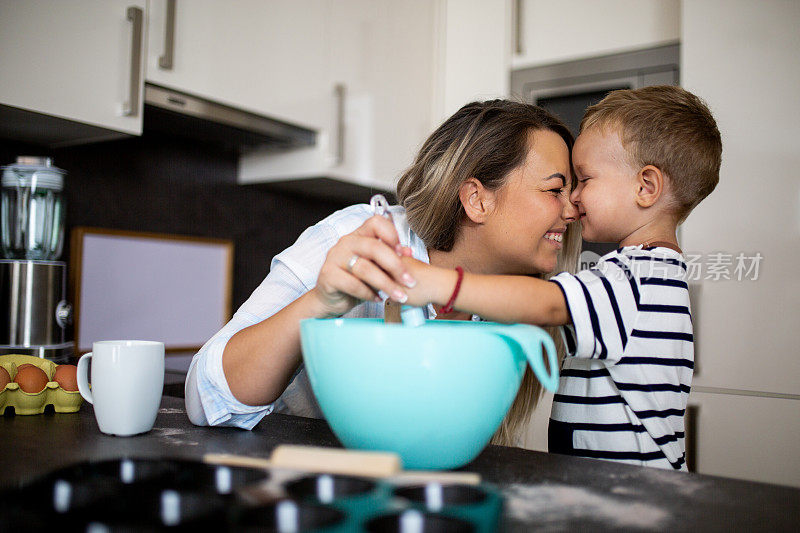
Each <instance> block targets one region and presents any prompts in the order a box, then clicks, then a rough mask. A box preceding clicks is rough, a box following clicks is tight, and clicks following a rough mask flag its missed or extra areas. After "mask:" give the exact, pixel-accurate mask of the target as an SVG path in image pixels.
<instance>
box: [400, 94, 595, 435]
mask: <svg viewBox="0 0 800 533" xmlns="http://www.w3.org/2000/svg"><path fill="white" fill-rule="evenodd" d="M542 130H547V131H552V132H555V133H557V134H558V135H559V136H560V137H561V138H562V139H564V142H565V143H566V145H567V147H568V148H569V150H570V151H571V150H572V144H573V137H572V134H571V133H570V131H569V129H568V128H567V127H566V126H565V125H564V123H563V122H561V120H559V119H558V118H556V117H555V116H553V115H552V114H550V113H549V112H547V111H546V110H544V109H542V108H541V107H537V106H535V105H532V104H526V103H523V102H515V101H511V100H490V101H486V102H472V103H469V104H467V105H465V106H464V107H462V108H461V109H459V110H458V111H457V112H456V113H455V114H454V115H453V116H451V117H450V118H448V119H447V120H446V121H445V122H444V123H443V124H442V125H441V126H439V128H437V129H436V131H434V132H433V133H432V134H431V136H430V137H428V139H427V140H426V141H425V143H424V144H423V145H422V148H421V149H420V151H419V154H418V155H417V158H416V159H415V160H414V163H413V164H412V165H411V166H410V167H409V168H408V169H407V170H406V171H405V172H404V173H403V175H402V176H401V177H400V180H399V181H398V183H397V199H398V201H399V203H400V205H402V206H403V207H404V208H405V210H406V216H407V218H408V223H409V226H410V227H411V229H412V230H414V232H415V233H416V234H417V235H418V236H419V237H420V238H421V239H422V240H423V242H424V243H425V245H426V246H428V247H429V248H433V249H435V250H440V251H444V252H448V251H450V250H452V249H453V246H454V244H455V242H456V237H457V236H458V232H459V228H460V226H461V223H462V221H463V220H464V217H465V216H466V213H465V211H464V207H463V206H462V205H461V201H460V199H459V188H460V187H461V184H462V183H463V182H464V181H466V180H467V179H469V178H472V177H474V178H476V179H478V180H479V181H480V182H481V183H482V184H483V186H484V187H485V188H487V189H489V190H498V189H499V188H501V187H502V186H503V185H504V184H505V183H506V179H507V177H508V174H509V173H510V172H511V171H512V170H514V169H515V168H517V167H519V166H520V165H521V164H522V163H523V162H524V161H525V158H526V157H527V154H528V149H529V146H530V135H531V134H533V135H536V132H537V131H542ZM563 243H564V248H563V250H562V253H561V254H560V256H559V259H558V265H557V271H564V270H568V271H571V272H574V271H575V267H576V265H577V259H578V254H579V253H580V244H581V243H580V229H579V228H577V227H576V225H575V224H570V225H569V227H568V229H567V232H566V233H565V235H564V241H563ZM549 276H550V274H536V277H540V278H544V279H546V278H548V277H549ZM546 329H547V331H548V333H550V335H551V336H552V337H553V340H554V341H555V342H556V346H557V347H558V351H559V361H560V360H561V359H562V358H563V354H564V350H563V346H562V342H561V335H560V333H559V332H558V331H557V329H556V328H546ZM540 396H541V386H540V384H539V382H538V380H537V379H536V378H535V377H534V375H533V373H532V372H531V370H530V368H528V369H527V370H526V371H525V376H524V377H523V380H522V384H521V385H520V389H519V392H518V393H517V397H516V398H515V399H514V403H513V404H512V406H511V408H510V409H509V411H508V413H507V414H506V417H505V419H504V420H503V423H502V424H501V426H500V429H498V430H497V433H496V434H495V435H494V437H493V438H492V443H493V444H502V445H515V444H517V443H518V441H519V437H520V436H521V434H522V431H523V430H524V429H525V427H526V426H527V423H528V421H529V420H530V417H531V413H532V411H533V408H534V407H535V406H536V402H537V401H538V399H539V397H540Z"/></svg>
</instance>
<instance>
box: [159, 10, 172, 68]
mask: <svg viewBox="0 0 800 533" xmlns="http://www.w3.org/2000/svg"><path fill="white" fill-rule="evenodd" d="M176 2H177V0H167V19H166V22H165V23H164V53H163V54H162V55H161V57H159V58H158V66H159V67H161V68H162V69H164V70H172V63H173V61H174V60H175V3H176Z"/></svg>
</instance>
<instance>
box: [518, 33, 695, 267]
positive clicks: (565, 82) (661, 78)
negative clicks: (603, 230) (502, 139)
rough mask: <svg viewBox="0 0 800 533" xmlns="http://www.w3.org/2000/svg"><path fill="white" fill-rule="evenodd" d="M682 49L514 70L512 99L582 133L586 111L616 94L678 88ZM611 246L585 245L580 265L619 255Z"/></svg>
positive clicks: (672, 47) (658, 49) (662, 48)
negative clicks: (534, 106)
mask: <svg viewBox="0 0 800 533" xmlns="http://www.w3.org/2000/svg"><path fill="white" fill-rule="evenodd" d="M679 63H680V45H679V44H668V45H664V46H659V47H655V48H649V49H646V50H636V51H632V52H624V53H620V54H613V55H607V56H601V57H595V58H590V59H581V60H576V61H568V62H564V63H555V64H549V65H543V66H538V67H530V68H524V69H519V70H515V71H513V72H512V73H511V94H512V95H513V96H514V97H516V98H522V99H523V100H525V101H527V102H531V103H534V104H538V105H540V106H542V107H544V108H546V109H548V110H550V111H552V112H553V113H555V114H556V115H558V116H559V117H561V119H562V120H563V121H564V122H565V123H566V124H567V126H569V128H570V130H571V131H572V133H573V135H577V134H578V128H579V126H580V122H581V118H582V117H583V113H584V112H585V111H586V108H587V107H589V106H590V105H593V104H596V103H597V102H599V101H600V100H601V99H602V98H603V97H604V96H605V95H606V94H608V93H609V92H610V91H613V90H615V89H638V88H640V87H647V86H649V85H678V83H679V81H680V78H679ZM614 248H615V245H614V244H609V243H587V242H584V243H583V250H584V252H587V251H590V252H593V254H583V255H582V256H581V263H582V264H583V266H584V267H585V266H587V263H588V264H591V263H592V262H593V261H592V260H591V259H592V258H593V257H596V256H594V254H595V253H596V254H598V255H603V254H605V253H608V252H609V251H611V250H614Z"/></svg>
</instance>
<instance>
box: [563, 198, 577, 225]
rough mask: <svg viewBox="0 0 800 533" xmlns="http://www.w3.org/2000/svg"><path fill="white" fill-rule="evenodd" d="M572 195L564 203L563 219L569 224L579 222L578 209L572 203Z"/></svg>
mask: <svg viewBox="0 0 800 533" xmlns="http://www.w3.org/2000/svg"><path fill="white" fill-rule="evenodd" d="M571 196H572V195H570V197H568V198H567V199H566V201H565V202H564V209H563V210H562V211H561V217H562V218H563V219H564V220H566V221H567V222H575V221H576V220H578V207H577V206H576V205H575V204H574V203H572V197H571Z"/></svg>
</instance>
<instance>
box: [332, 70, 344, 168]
mask: <svg viewBox="0 0 800 533" xmlns="http://www.w3.org/2000/svg"><path fill="white" fill-rule="evenodd" d="M333 91H334V94H335V95H336V164H337V165H341V164H342V163H344V149H345V144H344V141H345V136H346V135H347V130H346V127H345V123H344V101H345V98H346V96H347V95H346V92H347V91H346V88H345V86H344V84H343V83H337V84H336V85H335V86H334V88H333Z"/></svg>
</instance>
